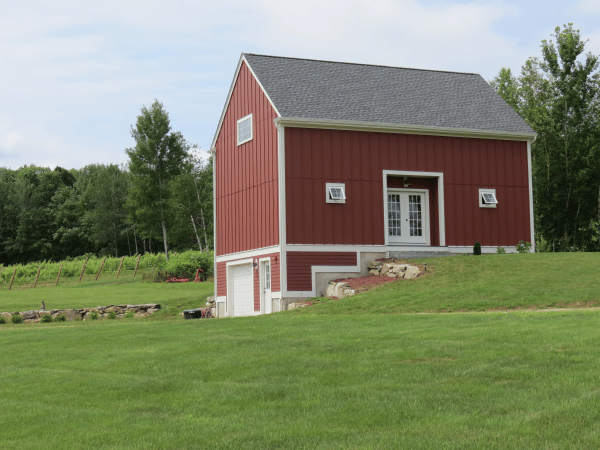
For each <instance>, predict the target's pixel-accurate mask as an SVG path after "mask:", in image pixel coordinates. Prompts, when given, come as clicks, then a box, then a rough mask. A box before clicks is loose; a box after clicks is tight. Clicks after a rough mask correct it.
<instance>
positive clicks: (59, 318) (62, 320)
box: [54, 314, 67, 322]
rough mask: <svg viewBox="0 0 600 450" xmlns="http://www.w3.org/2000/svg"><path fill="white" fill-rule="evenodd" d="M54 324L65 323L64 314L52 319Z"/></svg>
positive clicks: (65, 317)
mask: <svg viewBox="0 0 600 450" xmlns="http://www.w3.org/2000/svg"><path fill="white" fill-rule="evenodd" d="M54 321H55V322H66V321H67V316H65V315H64V314H59V315H58V316H56V318H55V319H54Z"/></svg>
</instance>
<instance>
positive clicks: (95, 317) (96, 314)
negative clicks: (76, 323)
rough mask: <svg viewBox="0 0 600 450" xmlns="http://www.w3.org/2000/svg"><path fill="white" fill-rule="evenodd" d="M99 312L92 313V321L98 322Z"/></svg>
mask: <svg viewBox="0 0 600 450" xmlns="http://www.w3.org/2000/svg"><path fill="white" fill-rule="evenodd" d="M98 317H99V316H98V311H92V313H91V314H90V319H92V320H98Z"/></svg>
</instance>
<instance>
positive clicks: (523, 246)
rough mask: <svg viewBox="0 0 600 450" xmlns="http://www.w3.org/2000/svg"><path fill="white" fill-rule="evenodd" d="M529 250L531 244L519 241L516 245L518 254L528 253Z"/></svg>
mask: <svg viewBox="0 0 600 450" xmlns="http://www.w3.org/2000/svg"><path fill="white" fill-rule="evenodd" d="M529 250H531V242H523V241H519V244H518V245H517V251H518V252H519V253H529Z"/></svg>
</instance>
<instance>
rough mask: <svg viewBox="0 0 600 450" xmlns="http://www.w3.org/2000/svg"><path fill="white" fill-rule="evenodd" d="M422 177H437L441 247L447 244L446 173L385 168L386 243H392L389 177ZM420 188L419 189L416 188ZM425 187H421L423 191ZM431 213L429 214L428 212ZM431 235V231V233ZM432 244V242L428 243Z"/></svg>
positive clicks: (384, 212)
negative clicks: (388, 219)
mask: <svg viewBox="0 0 600 450" xmlns="http://www.w3.org/2000/svg"><path fill="white" fill-rule="evenodd" d="M389 176H393V177H420V178H437V190H438V192H437V196H438V223H439V238H440V245H439V246H440V247H445V246H446V222H445V216H444V173H443V172H415V171H407V170H384V171H383V217H384V224H383V233H384V236H385V245H386V246H387V245H390V241H389V237H388V221H387V217H388V206H387V200H388V187H387V185H388V182H387V181H388V177H389ZM415 190H419V189H415ZM422 190H423V189H421V191H422ZM428 215H429V214H428ZM429 235H431V233H429ZM428 242H429V241H428ZM428 245H430V244H428Z"/></svg>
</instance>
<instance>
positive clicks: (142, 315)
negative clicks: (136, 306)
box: [133, 313, 183, 319]
mask: <svg viewBox="0 0 600 450" xmlns="http://www.w3.org/2000/svg"><path fill="white" fill-rule="evenodd" d="M147 315H148V314H147V313H136V314H135V315H134V316H133V317H134V318H135V319H141V318H142V317H146V316H147ZM179 315H180V316H183V313H181V314H179Z"/></svg>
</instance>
